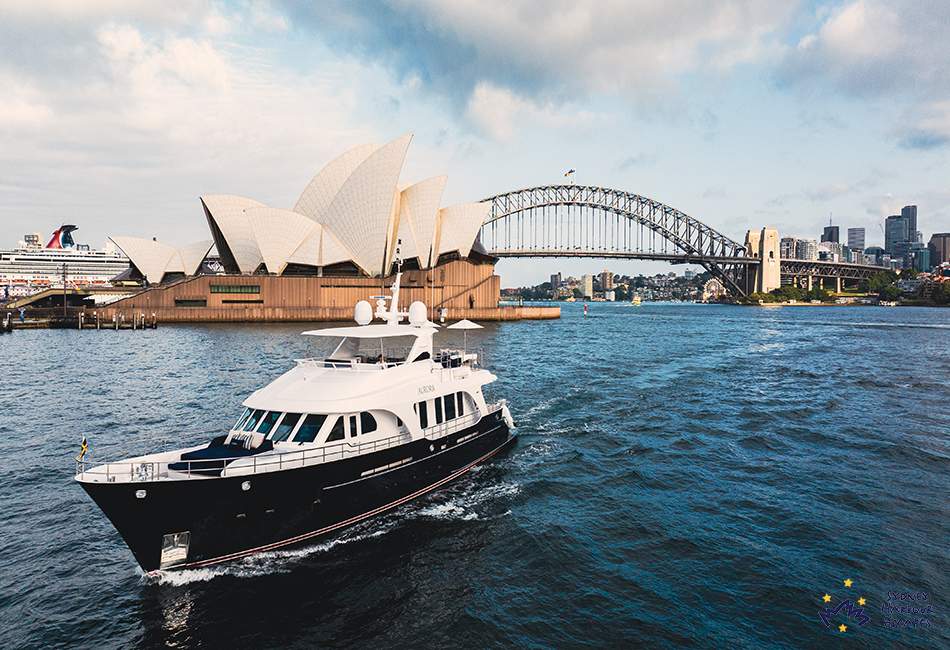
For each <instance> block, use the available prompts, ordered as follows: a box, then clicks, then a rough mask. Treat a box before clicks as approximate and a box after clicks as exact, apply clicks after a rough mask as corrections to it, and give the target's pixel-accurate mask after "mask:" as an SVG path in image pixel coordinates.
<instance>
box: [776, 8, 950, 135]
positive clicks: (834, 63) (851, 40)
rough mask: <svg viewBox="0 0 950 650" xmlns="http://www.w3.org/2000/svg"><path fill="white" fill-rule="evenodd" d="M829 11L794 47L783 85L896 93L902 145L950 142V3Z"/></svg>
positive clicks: (865, 94) (783, 67) (870, 95)
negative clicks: (898, 102)
mask: <svg viewBox="0 0 950 650" xmlns="http://www.w3.org/2000/svg"><path fill="white" fill-rule="evenodd" d="M822 11H823V12H822V13H819V14H818V15H816V19H817V23H818V24H819V25H820V26H819V27H818V28H817V30H816V31H814V32H813V33H809V34H807V35H805V36H804V37H802V38H801V40H800V41H799V43H798V45H797V46H795V47H790V48H787V50H786V52H785V55H784V58H783V60H782V62H781V64H780V65H779V66H778V72H777V78H778V79H779V80H780V82H782V83H784V84H787V85H794V86H799V87H805V88H816V87H818V86H821V85H824V86H830V87H832V88H834V89H835V90H837V91H839V92H841V93H844V94H845V95H849V96H852V97H856V98H860V99H864V100H871V101H878V100H882V99H885V98H897V99H898V100H899V101H900V102H901V104H902V105H903V109H902V110H901V111H900V112H899V114H898V115H897V116H896V117H895V118H894V123H893V125H892V126H891V127H889V129H888V131H889V133H890V135H891V136H892V137H894V138H896V139H897V140H898V141H899V142H900V143H901V145H902V146H904V147H907V148H912V149H931V148H934V147H939V146H943V145H945V144H947V143H950V117H948V109H950V66H947V61H948V60H950V4H948V3H947V2H946V1H945V0H856V1H852V2H848V3H846V4H844V5H843V6H841V7H838V8H837V9H835V10H832V11H830V12H827V13H824V10H822Z"/></svg>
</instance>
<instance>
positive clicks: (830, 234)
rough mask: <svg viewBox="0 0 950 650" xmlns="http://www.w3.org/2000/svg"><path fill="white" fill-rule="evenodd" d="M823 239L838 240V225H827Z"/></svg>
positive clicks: (828, 240)
mask: <svg viewBox="0 0 950 650" xmlns="http://www.w3.org/2000/svg"><path fill="white" fill-rule="evenodd" d="M821 241H823V242H837V241H838V226H825V231H824V232H823V233H822V235H821Z"/></svg>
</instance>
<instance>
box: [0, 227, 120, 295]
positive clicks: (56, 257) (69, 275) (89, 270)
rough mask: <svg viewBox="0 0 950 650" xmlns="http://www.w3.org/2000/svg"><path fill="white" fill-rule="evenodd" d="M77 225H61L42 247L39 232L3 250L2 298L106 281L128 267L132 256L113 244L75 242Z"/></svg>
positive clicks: (0, 260) (0, 268) (0, 271)
mask: <svg viewBox="0 0 950 650" xmlns="http://www.w3.org/2000/svg"><path fill="white" fill-rule="evenodd" d="M75 230H78V228H77V226H74V225H63V226H62V227H60V228H58V229H57V230H56V231H55V232H54V233H53V235H52V237H51V238H50V240H49V242H48V243H47V244H46V245H45V246H43V240H42V238H41V236H40V234H39V233H33V234H29V235H25V236H24V238H23V241H21V242H20V245H19V247H17V248H15V249H13V250H9V251H0V297H2V296H6V297H9V298H14V297H19V296H27V295H30V294H31V293H35V292H37V291H41V290H43V289H47V288H49V287H62V286H63V271H64V266H65V272H66V285H67V286H71V287H75V286H85V285H90V284H106V283H108V282H109V280H111V279H112V278H114V277H115V276H117V275H119V274H121V273H124V272H125V271H127V270H128V268H129V258H128V257H126V256H125V255H123V254H122V253H121V252H119V251H117V250H116V249H115V247H114V246H113V245H112V244H111V243H110V244H108V245H107V246H106V248H105V249H104V250H90V249H89V246H87V245H83V244H76V243H75V242H74V241H73V237H72V233H73V231H75Z"/></svg>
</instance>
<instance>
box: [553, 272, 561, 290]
mask: <svg viewBox="0 0 950 650" xmlns="http://www.w3.org/2000/svg"><path fill="white" fill-rule="evenodd" d="M560 286H561V274H560V273H555V274H554V275H552V276H551V288H552V289H557V288H558V287H560Z"/></svg>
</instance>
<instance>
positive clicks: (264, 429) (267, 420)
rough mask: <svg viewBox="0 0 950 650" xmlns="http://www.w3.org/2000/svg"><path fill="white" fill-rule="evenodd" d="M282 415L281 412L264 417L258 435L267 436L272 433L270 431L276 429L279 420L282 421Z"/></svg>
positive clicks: (271, 412)
mask: <svg viewBox="0 0 950 650" xmlns="http://www.w3.org/2000/svg"><path fill="white" fill-rule="evenodd" d="M281 415H282V414H281V413H280V411H270V412H269V413H268V414H267V415H265V416H264V419H263V420H261V426H259V427H258V428H257V432H258V433H263V434H265V435H267V434H268V433H270V430H271V429H273V428H274V425H275V424H277V420H279V419H280V416H281Z"/></svg>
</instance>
